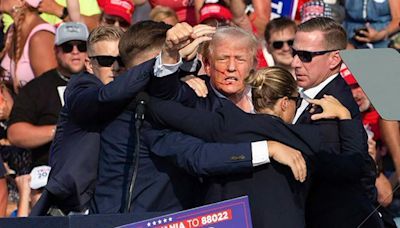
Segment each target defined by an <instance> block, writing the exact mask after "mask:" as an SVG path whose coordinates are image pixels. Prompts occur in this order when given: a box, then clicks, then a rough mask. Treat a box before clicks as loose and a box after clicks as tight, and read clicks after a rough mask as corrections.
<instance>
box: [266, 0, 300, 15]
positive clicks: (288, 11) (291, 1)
mask: <svg viewBox="0 0 400 228" xmlns="http://www.w3.org/2000/svg"><path fill="white" fill-rule="evenodd" d="M297 4H298V0H272V2H271V19H274V18H277V17H288V18H291V19H293V20H294V17H295V15H296V9H297Z"/></svg>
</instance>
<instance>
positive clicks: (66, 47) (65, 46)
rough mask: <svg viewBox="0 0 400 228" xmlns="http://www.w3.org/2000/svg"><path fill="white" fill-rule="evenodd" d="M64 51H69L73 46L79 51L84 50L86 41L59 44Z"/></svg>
mask: <svg viewBox="0 0 400 228" xmlns="http://www.w3.org/2000/svg"><path fill="white" fill-rule="evenodd" d="M60 46H61V49H62V51H63V52H64V53H71V52H72V50H73V49H74V46H75V47H76V48H78V51H80V52H86V50H87V48H86V42H67V43H63V44H61V45H60Z"/></svg>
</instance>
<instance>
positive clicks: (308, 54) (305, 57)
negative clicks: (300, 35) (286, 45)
mask: <svg viewBox="0 0 400 228" xmlns="http://www.w3.org/2000/svg"><path fill="white" fill-rule="evenodd" d="M332 51H337V50H327V51H299V50H296V49H294V48H292V56H293V58H294V57H295V56H296V55H297V56H298V57H299V59H300V60H301V61H302V62H304V63H309V62H311V61H312V59H313V58H314V57H315V56H318V55H325V54H326V53H329V52H332Z"/></svg>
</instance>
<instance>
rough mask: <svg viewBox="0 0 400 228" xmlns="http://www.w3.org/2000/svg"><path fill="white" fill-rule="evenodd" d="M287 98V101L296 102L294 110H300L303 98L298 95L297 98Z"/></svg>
mask: <svg viewBox="0 0 400 228" xmlns="http://www.w3.org/2000/svg"><path fill="white" fill-rule="evenodd" d="M288 98H289V100H294V101H296V109H298V108H300V106H301V102H302V101H303V98H302V97H301V96H300V94H299V95H298V96H289V97H288Z"/></svg>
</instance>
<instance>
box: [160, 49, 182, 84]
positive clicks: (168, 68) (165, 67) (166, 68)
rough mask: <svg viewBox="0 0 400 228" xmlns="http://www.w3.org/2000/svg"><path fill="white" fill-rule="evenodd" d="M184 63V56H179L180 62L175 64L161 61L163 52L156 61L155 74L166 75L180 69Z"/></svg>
mask: <svg viewBox="0 0 400 228" xmlns="http://www.w3.org/2000/svg"><path fill="white" fill-rule="evenodd" d="M181 65H182V58H179V62H177V63H175V64H163V63H162V61H161V53H160V54H159V55H157V57H156V63H155V64H154V76H156V77H159V78H161V77H165V76H167V75H170V74H173V73H175V72H177V71H178V69H179V67H180V66H181Z"/></svg>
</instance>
